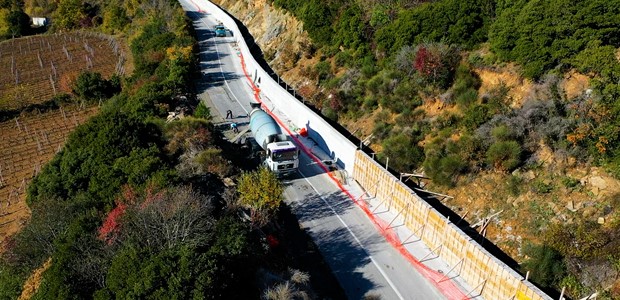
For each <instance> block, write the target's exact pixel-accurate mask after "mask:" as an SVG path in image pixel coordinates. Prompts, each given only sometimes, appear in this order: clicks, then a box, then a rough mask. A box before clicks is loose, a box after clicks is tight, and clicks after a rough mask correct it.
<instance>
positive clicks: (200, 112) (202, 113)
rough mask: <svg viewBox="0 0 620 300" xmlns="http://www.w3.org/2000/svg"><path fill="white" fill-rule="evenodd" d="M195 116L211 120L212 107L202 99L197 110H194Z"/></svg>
mask: <svg viewBox="0 0 620 300" xmlns="http://www.w3.org/2000/svg"><path fill="white" fill-rule="evenodd" d="M194 117H196V118H202V119H205V120H211V118H212V116H211V109H210V108H208V107H207V106H206V105H205V104H204V103H203V102H202V101H200V103H198V106H196V110H194Z"/></svg>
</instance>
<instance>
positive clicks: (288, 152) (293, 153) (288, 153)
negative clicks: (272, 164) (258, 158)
mask: <svg viewBox="0 0 620 300" xmlns="http://www.w3.org/2000/svg"><path fill="white" fill-rule="evenodd" d="M271 159H272V160H273V161H285V160H293V159H297V149H282V150H275V151H273V153H272V154H271Z"/></svg>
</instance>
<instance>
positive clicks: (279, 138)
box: [246, 103, 299, 177]
mask: <svg viewBox="0 0 620 300" xmlns="http://www.w3.org/2000/svg"><path fill="white" fill-rule="evenodd" d="M252 108H253V110H252V111H251V112H250V131H251V132H252V136H253V141H252V140H251V139H249V140H246V142H250V143H252V142H254V143H256V144H258V146H260V148H262V150H264V151H265V152H264V157H265V160H264V161H263V164H264V165H265V167H267V168H268V169H269V170H271V171H272V172H274V173H275V174H276V176H278V177H282V176H286V175H290V174H292V173H295V172H296V171H297V168H298V167H299V149H297V147H296V146H295V144H293V142H291V141H290V140H289V139H288V138H287V136H286V135H285V134H282V131H281V130H280V126H278V123H276V121H275V120H274V119H273V118H272V117H271V116H270V115H269V114H267V113H266V112H265V111H264V110H262V109H261V108H260V104H258V103H252Z"/></svg>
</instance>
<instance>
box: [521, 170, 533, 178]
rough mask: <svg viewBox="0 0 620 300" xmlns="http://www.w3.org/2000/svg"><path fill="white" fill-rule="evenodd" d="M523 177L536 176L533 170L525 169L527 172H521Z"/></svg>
mask: <svg viewBox="0 0 620 300" xmlns="http://www.w3.org/2000/svg"><path fill="white" fill-rule="evenodd" d="M523 178H524V179H528V180H532V179H534V178H536V174H535V173H534V171H532V170H529V171H527V172H525V173H524V174H523Z"/></svg>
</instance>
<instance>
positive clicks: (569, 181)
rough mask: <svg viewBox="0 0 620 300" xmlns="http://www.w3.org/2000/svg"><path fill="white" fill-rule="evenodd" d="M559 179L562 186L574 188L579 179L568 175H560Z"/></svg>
mask: <svg viewBox="0 0 620 300" xmlns="http://www.w3.org/2000/svg"><path fill="white" fill-rule="evenodd" d="M561 181H562V185H564V187H566V188H569V189H571V188H574V187H576V186H577V185H579V179H577V178H573V177H570V176H564V177H562V180H561Z"/></svg>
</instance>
